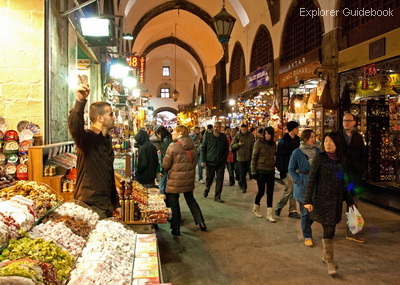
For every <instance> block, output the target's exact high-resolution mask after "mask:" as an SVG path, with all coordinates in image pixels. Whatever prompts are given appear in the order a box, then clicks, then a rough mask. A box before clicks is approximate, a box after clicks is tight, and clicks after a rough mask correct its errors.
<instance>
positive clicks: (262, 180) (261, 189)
mask: <svg viewBox="0 0 400 285" xmlns="http://www.w3.org/2000/svg"><path fill="white" fill-rule="evenodd" d="M257 186H258V192H257V195H256V200H255V202H254V204H257V205H260V201H261V198H262V197H263V196H264V193H265V186H267V207H269V208H271V207H272V199H273V196H274V187H275V173H273V172H271V173H262V174H261V173H259V174H257Z"/></svg>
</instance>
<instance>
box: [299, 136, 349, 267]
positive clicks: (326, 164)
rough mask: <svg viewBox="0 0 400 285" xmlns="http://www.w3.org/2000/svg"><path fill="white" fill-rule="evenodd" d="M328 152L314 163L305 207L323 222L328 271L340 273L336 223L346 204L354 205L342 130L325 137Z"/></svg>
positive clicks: (324, 255)
mask: <svg viewBox="0 0 400 285" xmlns="http://www.w3.org/2000/svg"><path fill="white" fill-rule="evenodd" d="M323 144H324V151H323V152H322V153H320V154H318V155H317V156H316V157H315V159H314V161H313V163H312V164H311V172H310V175H309V178H308V183H307V188H306V195H305V199H304V207H305V208H306V209H307V210H308V211H309V212H310V217H311V219H312V220H314V221H316V222H318V223H320V224H322V228H323V239H322V245H323V256H322V261H323V262H325V263H326V264H327V266H328V274H330V275H334V274H336V273H337V272H336V265H335V262H334V254H333V252H334V250H333V237H334V236H335V228H336V224H338V223H339V222H340V221H341V219H342V207H343V201H344V200H345V201H346V203H347V205H349V206H352V205H353V204H354V201H353V198H352V197H351V195H350V193H349V192H348V191H347V183H346V182H345V179H344V177H345V174H346V171H345V163H344V160H343V155H342V148H341V137H340V133H338V132H330V133H328V134H326V135H325V137H324V139H323Z"/></svg>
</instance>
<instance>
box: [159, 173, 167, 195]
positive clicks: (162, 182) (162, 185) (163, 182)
mask: <svg viewBox="0 0 400 285" xmlns="http://www.w3.org/2000/svg"><path fill="white" fill-rule="evenodd" d="M167 179H168V172H167V173H165V174H164V176H161V178H160V183H159V184H158V188H160V193H161V194H165V186H167Z"/></svg>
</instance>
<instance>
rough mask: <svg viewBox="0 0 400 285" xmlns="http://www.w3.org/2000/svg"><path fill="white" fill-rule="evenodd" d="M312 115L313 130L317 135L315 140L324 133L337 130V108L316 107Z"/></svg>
mask: <svg viewBox="0 0 400 285" xmlns="http://www.w3.org/2000/svg"><path fill="white" fill-rule="evenodd" d="M314 115H315V119H314V121H315V126H314V131H315V134H316V136H317V140H320V141H321V140H322V139H323V137H324V135H325V134H327V133H329V132H332V131H337V130H338V110H337V108H334V107H331V108H327V107H316V108H315V112H314Z"/></svg>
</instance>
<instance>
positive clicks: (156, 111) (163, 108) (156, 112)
mask: <svg viewBox="0 0 400 285" xmlns="http://www.w3.org/2000/svg"><path fill="white" fill-rule="evenodd" d="M163 111H167V112H170V113H172V114H174V115H175V116H176V115H178V110H177V109H174V108H171V107H161V108H157V109H156V110H154V115H156V114H158V113H160V112H163Z"/></svg>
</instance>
